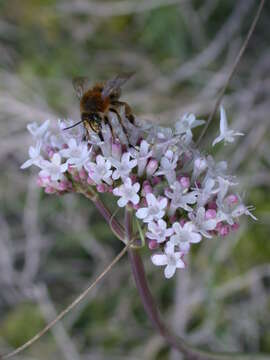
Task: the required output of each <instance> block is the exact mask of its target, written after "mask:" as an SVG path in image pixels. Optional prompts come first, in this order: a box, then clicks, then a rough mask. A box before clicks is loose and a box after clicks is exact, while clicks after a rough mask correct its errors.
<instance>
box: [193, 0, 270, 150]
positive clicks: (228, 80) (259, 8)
mask: <svg viewBox="0 0 270 360" xmlns="http://www.w3.org/2000/svg"><path fill="white" fill-rule="evenodd" d="M264 3H265V0H261V2H260V4H259V7H258V10H257V12H256V15H255V17H254V19H253V21H252V24H251V26H250V29H249V31H248V34H247V37H246V39H245V41H244V43H243V45H242V47H241V49H240V51H239V53H238V55H237V57H236V59H235V62H234V64H233V66H232V69H231V72H230V74H229V76H228V78H227V81H226V83H225V85H224V86H223V88H222V90H221V92H220V94H219V96H218V98H217V101H216V104H215V107H214V108H213V110H212V112H211V113H210V115H209V117H208V119H207V122H206V124H205V126H204V128H203V130H202V132H201V134H200V136H199V138H198V140H197V143H196V145H199V143H200V142H201V140H202V138H203V137H204V135H205V133H206V131H207V129H208V127H209V125H210V123H211V121H212V120H213V118H214V115H215V113H216V111H217V109H218V107H219V105H220V103H221V100H222V98H223V96H224V94H225V91H226V89H227V87H228V85H229V83H230V81H231V79H232V77H233V75H234V73H235V70H236V68H237V66H238V64H239V62H240V60H241V58H242V56H243V54H244V52H245V50H246V48H247V45H248V43H249V40H250V38H251V36H252V34H253V32H254V30H255V27H256V25H257V22H258V20H259V17H260V15H261V12H262V9H263V6H264Z"/></svg>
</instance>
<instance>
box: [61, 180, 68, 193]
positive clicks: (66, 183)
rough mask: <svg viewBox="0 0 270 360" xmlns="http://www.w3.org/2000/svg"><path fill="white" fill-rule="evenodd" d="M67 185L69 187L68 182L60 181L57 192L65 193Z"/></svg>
mask: <svg viewBox="0 0 270 360" xmlns="http://www.w3.org/2000/svg"><path fill="white" fill-rule="evenodd" d="M68 185H69V184H68V181H65V180H63V181H60V183H59V184H58V190H60V191H65V190H67V189H68Z"/></svg>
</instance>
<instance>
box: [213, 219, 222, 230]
mask: <svg viewBox="0 0 270 360" xmlns="http://www.w3.org/2000/svg"><path fill="white" fill-rule="evenodd" d="M222 226H223V222H222V221H220V222H218V223H217V225H216V227H215V230H217V231H218V232H219V231H220V229H221V228H222Z"/></svg>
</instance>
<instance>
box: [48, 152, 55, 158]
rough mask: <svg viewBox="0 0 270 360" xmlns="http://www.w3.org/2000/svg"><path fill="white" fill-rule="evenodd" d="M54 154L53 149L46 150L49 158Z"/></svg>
mask: <svg viewBox="0 0 270 360" xmlns="http://www.w3.org/2000/svg"><path fill="white" fill-rule="evenodd" d="M54 154H55V152H54V151H53V150H49V151H48V156H49V158H52V157H53V155H54Z"/></svg>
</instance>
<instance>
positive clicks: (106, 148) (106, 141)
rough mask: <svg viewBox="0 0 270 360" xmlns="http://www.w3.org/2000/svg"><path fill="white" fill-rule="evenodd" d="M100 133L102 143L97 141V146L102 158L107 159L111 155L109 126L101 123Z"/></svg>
mask: <svg viewBox="0 0 270 360" xmlns="http://www.w3.org/2000/svg"><path fill="white" fill-rule="evenodd" d="M101 133H102V137H103V141H99V142H98V146H99V147H100V149H101V151H102V154H103V156H105V157H107V158H108V157H110V156H111V155H112V132H111V128H110V126H109V125H107V124H103V123H102V128H101Z"/></svg>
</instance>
